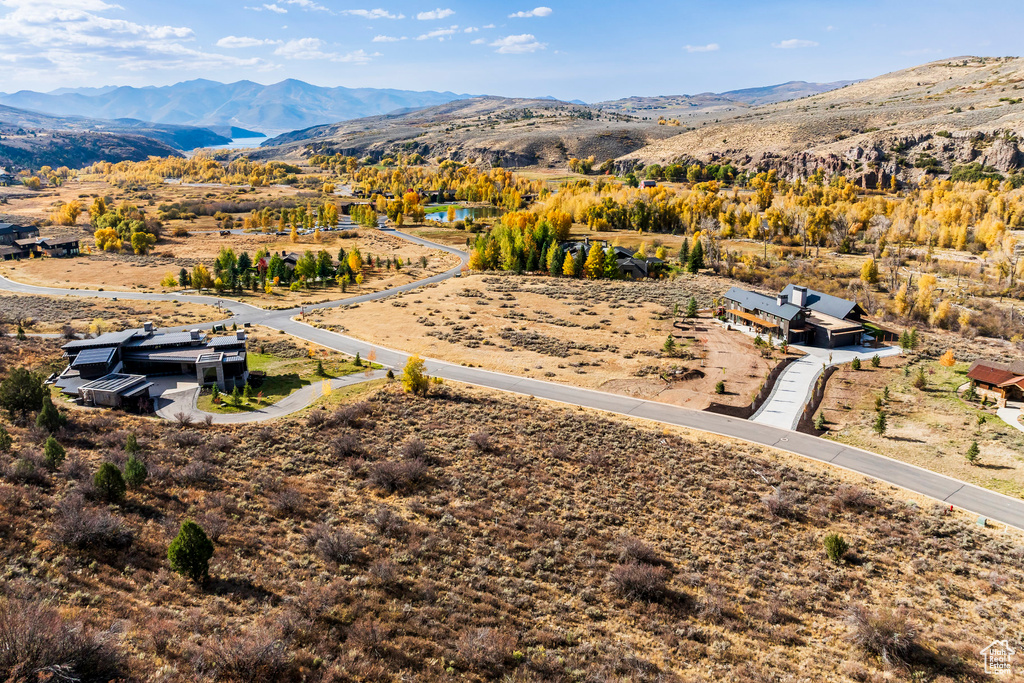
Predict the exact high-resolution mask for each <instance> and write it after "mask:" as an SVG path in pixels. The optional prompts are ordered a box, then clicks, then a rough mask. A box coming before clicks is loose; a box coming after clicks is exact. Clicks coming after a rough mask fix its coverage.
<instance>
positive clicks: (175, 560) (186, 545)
mask: <svg viewBox="0 0 1024 683" xmlns="http://www.w3.org/2000/svg"><path fill="white" fill-rule="evenodd" d="M211 557H213V541H211V540H210V539H209V537H208V536H207V535H206V532H205V531H203V529H202V527H200V526H199V525H198V524H196V523H195V522H193V521H191V520H189V521H186V522H185V523H184V524H182V525H181V530H180V531H179V532H178V535H177V536H176V537H175V539H174V540H173V541H171V545H170V547H169V548H167V559H168V560H169V561H170V563H171V569H173V570H174V571H176V572H178V573H179V574H181V575H182V576H185V577H187V578H189V579H192V580H193V581H195V582H196V583H201V582H202V581H204V580H206V578H207V577H208V576H209V574H210V558H211Z"/></svg>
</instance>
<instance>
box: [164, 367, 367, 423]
mask: <svg viewBox="0 0 1024 683" xmlns="http://www.w3.org/2000/svg"><path fill="white" fill-rule="evenodd" d="M386 376H387V371H386V370H369V371H367V372H360V373H355V374H352V375H346V376H344V377H339V378H337V379H332V380H331V391H335V390H337V389H341V388H342V387H350V386H353V385H356V384H362V383H363V382H372V381H373V380H375V379H384V378H385V377H386ZM321 396H323V384H322V383H321V382H314V383H313V384H309V385H307V386H304V387H301V388H299V389H298V390H296V391H294V392H293V393H291V394H289V395H288V396H286V397H284V398H283V399H281V400H280V401H278V402H277V403H273V404H270V405H267V406H262V407H260V408H259V409H257V410H251V411H246V412H243V413H207V412H204V411H202V410H199V408H197V407H196V401H197V400H198V399H199V385H198V384H196V383H195V382H194V381H193V382H187V381H180V382H166V383H165V384H164V386H163V391H162V392H161V394H160V395H159V396H158V397H157V398H156V399H155V400H156V414H157V415H159V416H160V417H162V418H164V419H165V420H176V419H177V417H178V415H179V414H184V415H187V416H188V417H189V419H191V420H192V421H193V422H202V421H204V420H206V419H207V418H212V420H213V424H245V423H251V422H267V421H269V420H276V419H278V418H280V417H285V416H286V415H291V414H292V413H296V412H298V411H300V410H302V409H303V408H306V407H307V406H309V405H311V404H312V403H313V402H314V401H316V400H317V399H318V398H320V397H321Z"/></svg>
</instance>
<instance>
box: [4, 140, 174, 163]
mask: <svg viewBox="0 0 1024 683" xmlns="http://www.w3.org/2000/svg"><path fill="white" fill-rule="evenodd" d="M150 156H160V157H168V156H181V153H180V152H179V151H178V150H177V149H175V148H174V147H171V146H170V145H168V144H166V143H163V142H160V141H159V140H154V139H152V138H149V137H145V136H142V135H124V134H112V133H90V132H78V131H69V132H43V133H38V134H30V135H6V134H5V135H0V167H12V168H15V169H21V168H29V169H38V168H39V167H41V166H53V167H54V168H57V167H59V166H67V167H69V168H81V167H82V166H88V165H89V164H94V163H96V162H97V161H110V162H113V163H116V162H118V161H143V160H145V159H147V158H149V157H150Z"/></svg>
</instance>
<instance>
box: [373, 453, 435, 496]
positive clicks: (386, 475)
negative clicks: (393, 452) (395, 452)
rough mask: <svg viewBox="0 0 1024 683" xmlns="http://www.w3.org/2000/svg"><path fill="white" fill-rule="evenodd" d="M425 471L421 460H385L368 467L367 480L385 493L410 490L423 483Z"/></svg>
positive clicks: (426, 469) (425, 466)
mask: <svg viewBox="0 0 1024 683" xmlns="http://www.w3.org/2000/svg"><path fill="white" fill-rule="evenodd" d="M427 471H428V468H427V464H426V463H425V462H423V461H422V460H403V461H393V460H386V461H384V462H379V463H376V464H374V465H372V466H371V467H370V472H369V477H368V481H369V482H370V484H371V485H373V486H376V487H377V488H379V489H381V490H382V491H386V492H387V493H395V492H397V491H412V490H414V489H416V487H418V486H419V485H420V484H422V483H423V481H424V479H426V477H427Z"/></svg>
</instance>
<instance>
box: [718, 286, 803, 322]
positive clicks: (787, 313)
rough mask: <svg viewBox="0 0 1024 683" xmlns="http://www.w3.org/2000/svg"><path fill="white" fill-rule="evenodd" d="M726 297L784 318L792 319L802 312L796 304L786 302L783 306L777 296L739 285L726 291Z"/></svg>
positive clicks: (755, 309) (756, 309)
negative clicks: (749, 289)
mask: <svg viewBox="0 0 1024 683" xmlns="http://www.w3.org/2000/svg"><path fill="white" fill-rule="evenodd" d="M725 298H726V299H728V300H729V301H735V302H736V303H738V304H739V305H740V306H742V307H743V308H746V309H748V310H752V311H762V312H764V313H770V314H771V315H774V316H778V317H780V318H782V319H783V320H792V319H793V318H795V317H796V316H797V315H798V314H799V313H800V310H801V309H800V307H799V306H797V305H796V304H791V303H785V304H782V305H781V306H780V305H779V303H778V301H776V300H775V297H771V296H765V295H764V294H758V293H757V292H748V291H747V290H745V289H740V288H739V287H733V288H731V289H730V290H729V291H728V292H726V293H725Z"/></svg>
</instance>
